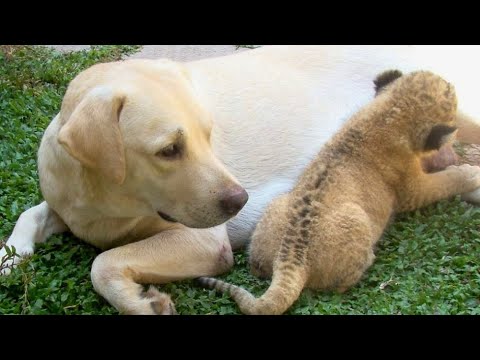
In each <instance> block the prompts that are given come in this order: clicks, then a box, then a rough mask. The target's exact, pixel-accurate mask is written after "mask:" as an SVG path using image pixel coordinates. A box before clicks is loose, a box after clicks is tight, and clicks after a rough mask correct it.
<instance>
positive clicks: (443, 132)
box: [423, 125, 457, 151]
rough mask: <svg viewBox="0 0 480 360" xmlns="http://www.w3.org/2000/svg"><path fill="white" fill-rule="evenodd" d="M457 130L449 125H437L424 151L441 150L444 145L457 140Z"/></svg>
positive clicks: (431, 131)
mask: <svg viewBox="0 0 480 360" xmlns="http://www.w3.org/2000/svg"><path fill="white" fill-rule="evenodd" d="M456 133H457V128H456V127H455V126H448V125H435V126H434V127H433V128H432V130H430V133H429V134H428V136H427V139H426V140H425V146H424V148H423V150H424V151H432V150H440V148H441V147H442V146H443V145H446V144H448V143H450V142H452V141H453V140H454V139H455V136H456Z"/></svg>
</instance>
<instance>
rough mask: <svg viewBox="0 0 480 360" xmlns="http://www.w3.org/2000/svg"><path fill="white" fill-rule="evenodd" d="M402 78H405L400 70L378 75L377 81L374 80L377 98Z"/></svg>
mask: <svg viewBox="0 0 480 360" xmlns="http://www.w3.org/2000/svg"><path fill="white" fill-rule="evenodd" d="M401 76H403V74H402V72H401V71H399V70H388V71H384V72H383V73H381V74H380V75H378V76H377V77H376V78H375V80H373V83H374V84H375V96H378V94H380V92H382V90H384V89H385V87H386V86H387V85H388V84H390V83H392V82H393V81H395V80H397V79H398V78H399V77H401Z"/></svg>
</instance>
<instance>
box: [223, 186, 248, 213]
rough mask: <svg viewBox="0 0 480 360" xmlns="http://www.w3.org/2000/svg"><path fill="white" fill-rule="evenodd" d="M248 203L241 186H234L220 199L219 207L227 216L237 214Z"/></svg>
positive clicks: (246, 195) (246, 194) (245, 193)
mask: <svg viewBox="0 0 480 360" xmlns="http://www.w3.org/2000/svg"><path fill="white" fill-rule="evenodd" d="M247 201H248V193H247V192H246V191H245V189H244V188H242V187H241V186H236V187H234V188H232V189H230V190H228V191H225V193H224V195H223V196H222V198H221V199H220V206H221V207H222V209H223V210H224V211H225V212H226V213H227V214H228V215H234V214H236V213H238V212H239V211H240V210H242V208H243V207H244V206H245V204H246V203H247Z"/></svg>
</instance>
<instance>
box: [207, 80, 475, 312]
mask: <svg viewBox="0 0 480 360" xmlns="http://www.w3.org/2000/svg"><path fill="white" fill-rule="evenodd" d="M399 76H400V74H398V73H397V74H396V75H395V74H394V73H391V74H387V75H385V74H383V75H382V76H379V78H377V81H376V82H375V84H376V85H377V97H376V98H375V99H374V100H373V101H372V102H371V103H370V104H369V105H368V106H366V107H365V108H363V109H362V110H361V111H359V112H358V113H357V114H355V115H354V116H353V117H352V118H351V119H350V120H349V122H348V123H347V124H346V125H345V126H344V127H343V129H342V130H341V131H340V132H339V133H337V134H336V135H335V136H334V137H333V138H332V140H331V141H330V142H329V143H327V144H326V145H325V146H324V148H323V149H322V151H321V152H320V153H319V155H318V156H317V157H316V159H315V160H314V161H313V162H312V163H311V165H310V166H309V167H308V168H307V169H306V170H305V172H304V173H303V175H302V176H301V177H300V179H299V180H298V183H297V184H296V186H295V187H294V189H293V190H292V191H291V192H290V193H288V194H285V195H283V196H280V197H279V198H277V199H276V200H274V201H273V202H272V203H271V204H270V206H269V207H268V208H267V210H266V212H265V214H264V216H263V218H262V219H261V221H260V223H259V224H258V226H257V228H256V230H255V233H254V234H253V238H252V242H251V247H250V263H251V270H252V273H253V274H254V275H257V276H260V277H271V276H273V279H272V283H271V285H270V287H269V289H268V290H267V291H266V293H265V294H263V295H262V296H261V297H260V298H258V299H257V298H255V297H254V296H253V295H251V294H250V293H249V292H247V291H246V290H244V289H241V288H239V287H237V286H234V285H229V284H226V283H224V282H222V281H219V280H215V279H210V278H201V279H200V281H201V283H202V284H203V285H205V286H208V287H212V288H216V289H218V290H220V291H229V292H230V294H231V296H232V297H233V298H234V299H235V300H236V302H237V303H238V305H239V307H240V309H241V311H242V312H243V313H246V314H281V313H283V312H285V311H286V310H287V309H288V308H289V307H290V306H291V305H292V304H293V303H294V301H295V300H296V299H297V298H298V296H299V295H300V293H301V291H302V289H303V288H304V287H310V288H316V289H329V290H336V291H339V292H343V291H345V290H347V289H348V288H350V287H351V286H353V285H355V284H356V283H357V282H358V281H359V280H360V278H361V276H362V275H363V273H364V272H365V270H367V269H368V267H369V266H370V265H371V264H372V262H373V260H374V258H375V255H374V253H373V248H374V245H375V243H376V242H377V241H378V240H379V239H380V237H381V235H382V233H383V231H384V229H385V227H386V225H387V223H388V222H389V219H390V218H391V217H392V215H393V214H394V213H396V212H402V211H408V210H414V209H417V208H420V207H423V206H425V205H428V204H431V203H433V202H435V201H438V200H441V199H444V198H448V197H451V196H454V195H456V194H461V193H465V192H469V191H472V190H474V189H476V188H477V187H479V186H480V168H479V167H476V166H470V165H462V166H452V167H448V168H447V169H446V170H443V171H440V172H436V173H433V174H427V173H425V172H424V171H423V170H422V166H421V157H422V156H424V155H426V153H428V152H431V151H433V150H438V149H439V148H440V147H441V146H442V145H443V144H444V143H445V142H446V141H448V140H449V139H450V138H452V136H453V135H454V133H455V123H454V122H455V118H456V116H455V115H456V109H457V100H456V95H455V90H454V88H453V86H452V85H450V84H449V83H447V82H446V81H444V80H443V79H442V78H440V77H438V76H436V75H434V74H432V73H430V72H415V73H412V74H409V75H405V76H401V77H399ZM397 77H398V79H397Z"/></svg>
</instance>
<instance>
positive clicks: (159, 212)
mask: <svg viewBox="0 0 480 360" xmlns="http://www.w3.org/2000/svg"><path fill="white" fill-rule="evenodd" d="M157 214H158V215H159V216H160V217H161V218H162V219H163V220H165V221H168V222H173V223H176V222H178V221H177V220H175V219H174V218H172V217H170V216H168V215H167V214H165V213H163V212H161V211H158V212H157Z"/></svg>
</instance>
